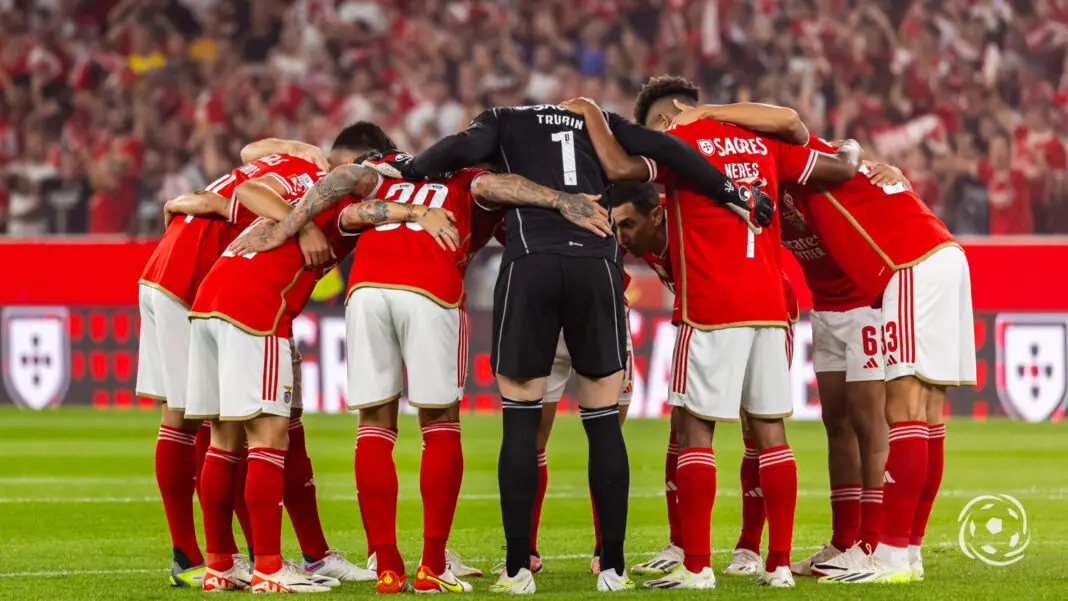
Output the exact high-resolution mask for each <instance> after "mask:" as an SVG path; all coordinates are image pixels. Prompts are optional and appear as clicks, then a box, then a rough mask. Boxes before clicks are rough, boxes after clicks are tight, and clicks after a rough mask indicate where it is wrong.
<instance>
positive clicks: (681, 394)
mask: <svg viewBox="0 0 1068 601" xmlns="http://www.w3.org/2000/svg"><path fill="white" fill-rule="evenodd" d="M788 352H789V349H788V347H787V329H786V328H775V327H764V328H752V327H737V328H725V329H722V330H711V331H702V330H698V329H695V328H694V327H692V326H690V325H687V324H683V325H681V326H680V327H679V329H678V333H677V334H676V339H675V356H674V359H673V363H672V368H671V387H670V392H669V393H668V404H669V405H671V406H673V407H683V408H684V409H686V410H687V411H689V412H690V413H692V414H694V415H696V416H697V417H700V418H703V419H707V420H714V421H737V420H738V416H739V414H740V413H741V410H742V409H745V410H746V412H748V413H749V414H750V415H752V416H753V417H759V418H766V419H773V418H779V417H788V416H789V415H791V414H792V413H793V409H794V408H793V400H792V399H791V397H790V368H789V365H788V360H787V354H788Z"/></svg>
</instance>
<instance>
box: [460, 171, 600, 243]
mask: <svg viewBox="0 0 1068 601" xmlns="http://www.w3.org/2000/svg"><path fill="white" fill-rule="evenodd" d="M471 194H472V195H474V197H475V199H476V200H482V201H489V202H491V203H496V204H502V205H512V206H528V207H542V208H545V209H553V210H556V211H559V212H560V214H561V215H563V216H564V218H565V219H567V220H568V221H570V222H571V223H574V224H575V225H577V226H579V227H581V228H583V229H586V230H589V231H591V232H593V233H595V234H597V235H599V236H601V237H602V238H603V237H605V236H611V235H612V224H611V222H610V221H609V219H608V211H607V210H606V209H605V208H604V207H602V206H601V205H600V204H598V203H597V199H598V198H600V196H599V195H598V196H591V195H589V194H569V193H567V192H560V191H558V190H553V189H552V188H546V187H545V186H541V185H539V184H535V183H534V182H532V181H530V180H529V179H527V178H525V177H523V176H520V175H515V174H508V175H494V174H490V173H483V174H482V175H479V176H478V177H476V178H475V179H474V181H472V182H471Z"/></svg>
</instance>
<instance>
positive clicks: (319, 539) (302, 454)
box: [282, 417, 330, 562]
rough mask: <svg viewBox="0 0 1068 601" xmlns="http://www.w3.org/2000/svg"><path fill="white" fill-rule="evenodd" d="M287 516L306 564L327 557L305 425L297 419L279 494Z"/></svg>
mask: <svg viewBox="0 0 1068 601" xmlns="http://www.w3.org/2000/svg"><path fill="white" fill-rule="evenodd" d="M282 498H283V499H284V501H285V506H286V513H288V514H289V521H290V522H292V523H293V532H295V533H296V535H297V542H298V543H300V552H301V553H302V554H303V555H304V558H305V559H307V560H308V561H309V562H316V561H319V560H320V559H322V558H324V557H326V552H327V551H329V550H330V545H327V544H326V536H325V535H324V534H323V526H322V524H321V523H320V522H319V505H318V503H316V501H315V474H314V473H313V472H312V463H311V459H310V458H308V449H307V448H306V447H305V442H304V424H303V423H302V422H301V421H300V418H299V417H295V418H293V419H291V420H289V449H288V450H287V451H286V471H285V484H284V488H283V492H282Z"/></svg>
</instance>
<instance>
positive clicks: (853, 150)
mask: <svg viewBox="0 0 1068 601" xmlns="http://www.w3.org/2000/svg"><path fill="white" fill-rule="evenodd" d="M812 152H813V153H814V154H815V160H814V161H813V163H812V171H811V173H810V174H809V175H808V177H807V181H808V182H809V183H814V184H827V185H834V184H841V183H843V182H847V181H849V180H850V179H852V178H853V176H855V175H856V174H857V170H858V169H860V158H861V148H860V144H859V143H857V141H856V140H845V141H844V142H842V144H841V145H840V146H839V147H838V149H837V150H836V151H835V153H834V154H833V155H832V154H828V153H825V152H817V151H815V150H813V151H812ZM802 183H805V182H802Z"/></svg>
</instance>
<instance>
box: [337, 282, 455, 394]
mask: <svg viewBox="0 0 1068 601" xmlns="http://www.w3.org/2000/svg"><path fill="white" fill-rule="evenodd" d="M345 329H346V334H347V339H348V342H347V344H348V379H349V396H348V406H349V409H362V408H366V407H374V406H377V405H384V404H386V403H389V402H392V401H395V400H397V399H398V398H400V396H401V393H402V392H403V390H404V372H405V369H407V371H408V373H409V374H411V375H412V376H413V377H410V378H408V402H409V403H411V404H412V405H413V406H415V407H427V408H442V407H449V406H451V405H455V404H456V403H458V402H460V399H461V398H462V397H463V394H464V382H465V380H466V379H467V338H468V334H467V332H468V321H467V313H466V312H465V311H464V310H463V309H459V308H454V309H449V308H446V307H442V306H441V305H439V304H437V303H435V302H434V301H432V300H430V299H429V298H427V297H425V296H423V295H422V294H419V293H418V292H410V291H407V290H393V289H389V288H357V289H356V290H354V291H353V292H352V294H351V295H349V300H348V303H347V305H346V306H345Z"/></svg>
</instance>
